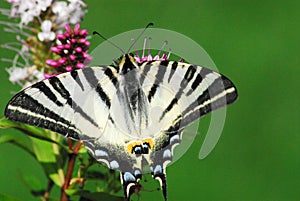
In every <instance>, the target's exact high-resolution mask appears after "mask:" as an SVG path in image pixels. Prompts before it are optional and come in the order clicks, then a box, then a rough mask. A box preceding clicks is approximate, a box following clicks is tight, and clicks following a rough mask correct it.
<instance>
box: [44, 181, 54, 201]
mask: <svg viewBox="0 0 300 201" xmlns="http://www.w3.org/2000/svg"><path fill="white" fill-rule="evenodd" d="M53 185H54V182H53V181H52V180H49V182H48V186H47V190H46V191H45V193H44V196H43V198H42V201H47V200H48V199H49V195H50V191H51V189H52V187H53Z"/></svg>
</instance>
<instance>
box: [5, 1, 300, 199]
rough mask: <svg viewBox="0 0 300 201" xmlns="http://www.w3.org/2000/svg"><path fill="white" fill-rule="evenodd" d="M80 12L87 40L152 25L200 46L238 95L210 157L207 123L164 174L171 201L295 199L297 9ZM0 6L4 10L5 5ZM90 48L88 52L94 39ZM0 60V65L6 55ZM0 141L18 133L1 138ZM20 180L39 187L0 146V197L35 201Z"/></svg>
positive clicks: (98, 5)
mask: <svg viewBox="0 0 300 201" xmlns="http://www.w3.org/2000/svg"><path fill="white" fill-rule="evenodd" d="M87 4H88V5H89V9H88V13H87V14H86V17H85V19H84V21H83V22H82V24H81V25H82V28H86V29H88V31H89V32H92V31H94V30H97V31H99V32H101V33H102V34H103V35H105V36H106V37H108V38H109V37H112V36H114V35H117V34H119V33H122V32H124V31H129V30H132V29H137V28H142V27H144V26H145V25H146V24H147V23H148V22H150V21H151V22H154V23H155V27H156V28H164V29H169V30H173V31H176V32H179V33H182V34H184V35H186V36H188V37H190V38H191V39H193V40H195V41H196V42H197V43H199V44H200V45H201V46H202V47H203V48H204V49H205V50H206V51H207V52H208V54H209V55H210V56H211V58H212V59H213V60H214V62H215V63H216V65H217V67H218V69H219V70H220V72H222V73H224V74H225V75H226V76H228V77H230V78H231V79H232V80H233V82H234V83H235V84H236V86H237V88H238V91H239V100H238V101H237V102H236V103H235V104H234V105H232V106H229V107H228V110H227V119H226V124H225V127H224V130H223V134H222V136H221V139H220V140H219V142H218V144H217V146H216V148H215V149H214V151H213V152H212V153H211V154H210V155H209V156H208V157H207V158H205V159H204V160H199V159H198V153H199V149H200V147H201V142H202V141H203V136H204V134H205V132H206V130H207V127H208V123H209V117H206V118H205V119H204V120H203V121H202V122H201V123H202V125H201V128H202V130H201V131H202V135H201V136H200V137H197V139H196V140H195V142H194V143H193V145H192V147H191V148H190V149H189V150H188V151H187V152H186V154H185V155H184V156H183V157H182V158H181V159H180V160H179V161H177V162H176V163H175V164H173V165H172V166H170V167H168V168H167V173H168V192H169V200H170V201H175V200H176V201H179V200H208V201H221V200H222V201H224V200H229V201H241V200H245V201H252V200H261V201H268V200H270V201H273V200H276V201H280V200H282V201H289V200H300V189H299V186H300V185H299V184H300V157H299V153H300V148H299V147H300V146H299V145H300V126H299V120H300V118H299V103H300V101H299V100H300V95H299V86H300V85H299V82H298V79H299V78H300V76H299V75H300V1H297V0H294V1H293V0H289V1H281V0H272V1H271V0H264V1H258V0H251V1H250V0H243V1H238V0H228V1H224V0H215V1H209V0H195V1H191V0H186V1H174V0H173V1H169V0H167V1H158V0H153V1H137V0H133V1H125V0H119V1H117V0H109V1H91V0H89V1H87ZM1 7H8V4H7V3H4V1H2V2H1ZM0 20H5V17H3V16H1V18H0ZM0 30H1V32H0V33H1V37H0V43H1V44H3V43H5V42H7V41H13V40H14V38H15V35H12V34H9V33H4V32H3V26H1V27H0ZM166 38H167V36H166ZM100 41H101V40H100ZM91 43H92V45H91V50H92V49H93V48H94V47H96V46H97V44H99V38H94V39H92V40H91ZM125 49H126V47H125ZM0 51H1V52H0V57H11V56H12V54H11V52H8V51H5V50H4V49H1V50H0ZM5 67H7V64H1V65H0V79H1V90H0V97H1V99H0V112H1V114H3V110H4V108H5V105H6V103H7V102H8V100H9V99H10V98H11V97H12V94H11V91H17V90H19V88H18V87H17V86H15V85H13V84H11V83H10V82H9V81H8V74H7V73H6V71H5ZM0 116H1V115H0ZM5 132H15V131H13V130H10V131H7V130H0V134H3V133H5ZM16 134H17V133H16ZM20 174H35V175H37V176H39V177H40V178H41V182H43V181H45V176H44V175H43V172H42V169H41V168H40V167H39V164H38V163H37V162H35V160H34V159H33V158H32V157H30V156H29V155H28V154H26V153H25V152H24V151H23V150H21V149H19V148H17V147H15V146H13V145H10V144H1V145H0V193H6V194H10V195H14V196H15V197H18V198H20V199H21V200H24V201H32V200H35V199H34V198H33V197H31V195H30V192H28V189H26V186H24V184H23V183H22V182H21V181H20ZM45 185H46V183H45ZM160 193H161V192H153V193H150V192H142V193H141V200H143V201H146V200H153V199H155V200H163V198H162V196H161V194H160Z"/></svg>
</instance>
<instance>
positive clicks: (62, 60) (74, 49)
mask: <svg viewBox="0 0 300 201" xmlns="http://www.w3.org/2000/svg"><path fill="white" fill-rule="evenodd" d="M65 28H66V32H65V33H63V34H58V35H57V36H56V38H57V40H58V43H59V44H58V45H57V46H52V47H51V51H52V52H54V53H55V54H57V55H59V58H58V59H57V60H54V59H48V60H46V63H47V64H48V65H50V66H52V67H54V68H56V70H57V73H63V72H68V71H72V70H75V69H76V68H83V67H84V66H85V64H87V63H89V62H90V61H91V57H90V55H89V54H88V53H87V52H86V51H87V50H88V48H89V46H90V42H89V41H87V40H86V37H87V35H88V32H87V30H86V29H83V30H80V25H79V24H76V25H75V27H74V30H72V29H71V27H70V26H69V25H66V26H65ZM50 76H52V75H50V74H47V75H46V77H50Z"/></svg>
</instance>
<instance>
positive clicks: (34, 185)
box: [20, 173, 45, 196]
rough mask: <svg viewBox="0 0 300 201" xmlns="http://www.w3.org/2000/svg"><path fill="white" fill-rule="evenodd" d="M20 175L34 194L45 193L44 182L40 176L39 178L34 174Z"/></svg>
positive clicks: (41, 194) (40, 194)
mask: <svg viewBox="0 0 300 201" xmlns="http://www.w3.org/2000/svg"><path fill="white" fill-rule="evenodd" d="M20 177H21V179H22V181H23V183H24V184H25V185H26V187H27V188H28V189H29V190H30V192H31V193H32V194H33V195H34V196H43V195H44V193H45V189H44V186H43V184H42V183H41V181H40V178H37V177H36V176H35V175H33V174H28V173H27V174H20Z"/></svg>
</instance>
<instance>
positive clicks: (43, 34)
mask: <svg viewBox="0 0 300 201" xmlns="http://www.w3.org/2000/svg"><path fill="white" fill-rule="evenodd" d="M7 2H8V3H9V4H10V5H11V9H1V8H0V12H1V13H2V14H3V15H6V16H8V17H9V18H13V20H14V22H3V21H0V23H1V24H4V25H6V27H5V28H4V30H5V31H7V32H10V33H15V34H16V35H17V42H11V43H6V44H4V45H2V47H3V48H6V49H10V50H12V51H15V52H16V53H17V54H16V55H15V57H14V58H13V59H7V58H5V59H2V61H5V62H10V63H12V65H11V67H10V68H7V69H6V71H7V72H8V73H9V75H10V78H9V79H10V80H11V82H13V83H17V84H19V85H21V86H22V87H24V86H27V85H30V84H31V83H33V82H36V81H39V80H41V76H40V75H41V74H44V77H48V76H49V74H50V75H53V74H57V73H59V72H65V71H68V70H69V69H70V65H72V64H74V63H75V64H76V67H78V66H82V64H83V60H84V59H83V58H86V59H90V57H89V56H88V55H87V53H86V50H87V49H88V46H89V42H88V41H86V36H87V31H86V30H81V31H80V33H81V35H80V34H79V35H78V34H77V35H76V34H74V33H75V32H76V31H75V30H79V25H76V27H77V28H75V30H74V32H72V33H68V32H70V30H71V28H70V26H69V25H68V28H69V29H68V30H67V32H66V33H64V34H61V33H62V32H63V29H64V27H65V26H66V25H67V24H70V25H75V24H78V23H80V22H81V20H82V19H83V17H84V15H85V13H86V12H87V11H86V8H87V5H86V4H85V3H84V1H83V0H7ZM67 33H68V34H69V35H70V36H67ZM82 33H83V34H82ZM57 34H59V35H58V37H56V35H57ZM56 39H58V40H59V41H60V42H61V44H59V45H60V46H59V45H57V44H56ZM75 40H76V42H75ZM67 43H68V44H67ZM55 45H56V49H55V47H54V48H51V50H50V48H49V47H51V46H55ZM62 46H64V48H65V49H63V50H62V51H61V52H60V53H59V54H58V49H59V48H60V47H62ZM68 46H70V48H71V49H68ZM72 48H76V49H74V51H76V52H72ZM80 48H81V49H82V51H81V53H78V52H77V51H80ZM61 49H62V48H61ZM55 50H56V51H55ZM66 50H68V51H69V52H68V54H69V57H68V58H67V57H66V55H67V54H66V55H63V53H62V52H66ZM57 54H58V55H59V56H61V57H62V58H61V59H60V62H61V65H60V67H61V68H57V67H58V66H57V65H56V66H54V65H53V64H54V62H52V63H49V62H46V60H48V59H52V60H53V61H54V60H55V59H57V58H58V55H57ZM74 56H75V57H74ZM64 59H65V60H66V61H64ZM68 59H72V60H70V61H73V62H70V61H69V60H68ZM47 64H50V67H49V66H48V65H47ZM51 64H52V65H51ZM52 67H56V68H52ZM62 68H64V70H62ZM32 69H34V70H32Z"/></svg>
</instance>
